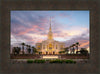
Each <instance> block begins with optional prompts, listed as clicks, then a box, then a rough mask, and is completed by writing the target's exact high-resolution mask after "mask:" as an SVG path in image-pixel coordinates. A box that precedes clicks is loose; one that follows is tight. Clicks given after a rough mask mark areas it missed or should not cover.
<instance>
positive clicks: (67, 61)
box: [65, 60, 76, 63]
mask: <svg viewBox="0 0 100 74" xmlns="http://www.w3.org/2000/svg"><path fill="white" fill-rule="evenodd" d="M65 62H66V63H76V61H73V60H65Z"/></svg>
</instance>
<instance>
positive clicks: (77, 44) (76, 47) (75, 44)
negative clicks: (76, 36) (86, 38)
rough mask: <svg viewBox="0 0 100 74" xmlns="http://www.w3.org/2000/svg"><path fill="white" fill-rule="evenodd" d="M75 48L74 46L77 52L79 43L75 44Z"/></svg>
mask: <svg viewBox="0 0 100 74" xmlns="http://www.w3.org/2000/svg"><path fill="white" fill-rule="evenodd" d="M75 46H76V52H78V46H80V44H79V42H76V44H75Z"/></svg>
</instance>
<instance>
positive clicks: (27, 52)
mask: <svg viewBox="0 0 100 74" xmlns="http://www.w3.org/2000/svg"><path fill="white" fill-rule="evenodd" d="M28 48H29V47H28V45H26V49H27V54H28Z"/></svg>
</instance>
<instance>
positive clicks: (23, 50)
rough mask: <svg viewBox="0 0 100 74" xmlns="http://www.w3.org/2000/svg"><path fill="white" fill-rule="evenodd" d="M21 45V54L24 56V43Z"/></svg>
mask: <svg viewBox="0 0 100 74" xmlns="http://www.w3.org/2000/svg"><path fill="white" fill-rule="evenodd" d="M21 45H22V54H24V46H25V43H21Z"/></svg>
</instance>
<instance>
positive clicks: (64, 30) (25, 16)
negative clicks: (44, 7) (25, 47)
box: [11, 10, 89, 48]
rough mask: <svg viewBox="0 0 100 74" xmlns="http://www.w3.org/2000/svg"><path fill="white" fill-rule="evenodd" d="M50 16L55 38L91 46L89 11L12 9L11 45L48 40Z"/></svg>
mask: <svg viewBox="0 0 100 74" xmlns="http://www.w3.org/2000/svg"><path fill="white" fill-rule="evenodd" d="M50 17H51V18H52V19H51V26H52V32H53V38H54V40H57V41H61V42H65V43H66V46H70V45H71V44H73V43H76V42H79V43H80V47H83V48H84V47H85V48H89V11H22V10H21V11H11V45H13V46H14V45H18V44H20V43H22V42H25V43H26V44H29V45H31V46H35V43H38V42H42V41H43V40H46V39H47V34H48V31H49V26H50Z"/></svg>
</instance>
